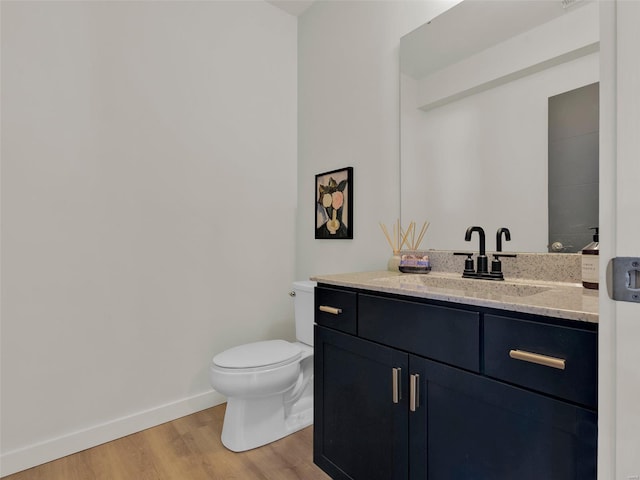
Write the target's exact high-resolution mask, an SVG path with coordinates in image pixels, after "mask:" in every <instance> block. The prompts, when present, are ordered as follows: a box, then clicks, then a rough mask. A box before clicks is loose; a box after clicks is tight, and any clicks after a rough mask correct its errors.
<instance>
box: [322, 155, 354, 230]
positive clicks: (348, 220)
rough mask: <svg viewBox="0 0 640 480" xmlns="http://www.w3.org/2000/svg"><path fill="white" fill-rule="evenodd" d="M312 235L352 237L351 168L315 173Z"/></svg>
mask: <svg viewBox="0 0 640 480" xmlns="http://www.w3.org/2000/svg"><path fill="white" fill-rule="evenodd" d="M314 203H315V218H316V220H315V231H316V233H315V235H316V236H315V238H316V239H322V240H352V239H353V167H344V168H340V169H338V170H332V171H330V172H325V173H319V174H318V175H316V183H315V198H314Z"/></svg>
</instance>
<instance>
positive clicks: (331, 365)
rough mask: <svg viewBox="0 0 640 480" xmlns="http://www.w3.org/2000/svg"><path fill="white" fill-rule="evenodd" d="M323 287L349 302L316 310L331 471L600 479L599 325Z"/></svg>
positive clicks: (324, 444)
mask: <svg viewBox="0 0 640 480" xmlns="http://www.w3.org/2000/svg"><path fill="white" fill-rule="evenodd" d="M318 290H319V292H318ZM324 290H325V289H324V287H323V286H320V287H318V288H317V294H316V296H317V298H321V299H325V300H326V299H327V298H331V299H333V300H334V303H332V304H331V305H329V307H331V308H337V309H338V310H340V311H341V312H344V313H346V312H349V314H348V316H347V317H345V318H343V320H346V322H342V321H341V320H339V318H340V315H336V314H335V310H333V312H334V313H333V314H332V317H330V318H329V319H324V318H323V315H317V316H316V322H317V325H316V338H315V380H314V381H315V385H314V386H315V418H314V461H315V462H316V464H318V465H319V466H320V467H321V468H322V469H323V470H324V471H325V472H327V473H328V474H329V475H330V476H331V477H332V478H334V479H352V480H395V479H411V480H424V479H428V480H452V479H455V480H466V479H469V480H512V479H514V478H518V479H525V480H526V479H531V480H533V479H536V480H539V479H552V480H569V479H571V480H574V479H577V478H580V479H594V480H595V478H596V450H597V448H596V439H597V411H596V406H595V397H594V392H595V391H596V389H597V387H596V384H597V381H596V363H597V362H596V359H597V353H596V352H597V331H596V328H595V327H594V326H593V325H591V326H589V325H580V324H579V322H566V321H559V322H560V323H561V325H556V324H555V323H554V321H553V320H550V319H546V318H539V319H536V318H532V317H531V316H527V318H526V319H524V318H522V317H523V316H522V315H515V314H514V315H513V316H510V314H508V313H507V314H503V313H502V312H500V314H497V313H496V312H495V311H489V310H482V309H473V308H464V307H463V308H460V307H458V306H456V305H453V304H451V305H449V304H442V302H437V303H435V302H429V301H426V300H425V301H420V300H419V299H417V300H414V299H406V298H400V297H394V296H389V295H377V294H376V293H374V292H356V291H350V290H347V289H345V292H343V293H346V294H348V295H346V296H344V297H340V295H338V296H336V295H335V293H336V292H335V289H333V288H332V289H326V290H327V291H324ZM318 293H319V295H318ZM340 301H345V302H347V303H349V302H350V303H349V304H350V305H351V307H350V308H346V309H342V308H341V305H339V302H340ZM335 302H337V303H338V304H336V303H335ZM316 303H317V302H316ZM325 303H326V302H325ZM330 311H331V310H330ZM327 321H328V323H327ZM567 323H571V324H570V325H567ZM344 325H347V327H346V328H342V327H343V326H344ZM456 339H458V340H460V341H459V342H456ZM529 350H531V352H529ZM512 351H518V352H527V353H528V354H529V355H533V357H527V356H526V355H525V356H524V357H523V356H522V355H520V356H519V355H516V356H515V357H513V356H511V352H512ZM539 357H541V358H542V360H543V361H542V362H538V360H539ZM530 358H533V362H531V361H530ZM549 359H550V360H549ZM547 360H548V362H547ZM545 362H547V363H549V362H550V363H549V365H551V366H549V365H547V364H545ZM576 364H577V365H576ZM561 367H562V368H561ZM567 385H568V386H567Z"/></svg>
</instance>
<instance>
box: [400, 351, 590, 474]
mask: <svg viewBox="0 0 640 480" xmlns="http://www.w3.org/2000/svg"><path fill="white" fill-rule="evenodd" d="M414 372H418V373H419V374H420V377H421V380H422V384H421V385H420V386H421V388H422V389H423V390H422V392H423V395H422V398H421V401H420V408H419V410H420V412H419V413H418V412H416V413H415V414H414V413H413V412H412V414H411V416H410V431H411V435H412V437H411V443H412V446H411V459H410V471H411V478H412V479H418V478H420V479H425V478H428V479H429V480H449V479H456V480H465V479H469V480H471V479H473V480H478V479H491V480H513V479H514V478H518V479H524V480H527V479H529V480H540V479H553V480H569V479H571V480H575V479H577V478H579V479H594V480H595V478H596V442H597V418H596V413H595V412H594V411H591V410H587V409H584V408H581V407H577V406H574V405H571V404H568V403H566V402H562V401H559V400H555V399H552V398H549V397H546V396H543V395H541V394H538V393H534V392H530V391H527V390H524V389H521V388H518V387H514V386H510V385H507V384H504V383H502V382H499V381H496V380H491V379H488V378H483V377H481V376H479V375H476V374H473V373H469V372H465V371H462V370H459V369H455V368H451V367H447V366H445V365H441V364H438V363H435V362H431V361H428V360H424V359H420V358H414V357H411V368H410V373H414ZM422 377H424V378H422ZM414 415H415V418H414ZM414 423H415V425H414Z"/></svg>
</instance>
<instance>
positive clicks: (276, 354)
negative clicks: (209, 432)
mask: <svg viewBox="0 0 640 480" xmlns="http://www.w3.org/2000/svg"><path fill="white" fill-rule="evenodd" d="M314 286H315V282H295V283H294V284H293V292H292V293H291V295H292V296H294V303H295V317H296V337H297V339H298V341H297V342H288V341H285V340H266V341H261V342H254V343H248V344H245V345H240V346H238V347H233V348H231V349H229V350H225V351H224V352H222V353H219V354H218V355H216V356H215V357H213V360H212V362H211V366H210V374H211V384H212V386H213V388H214V389H215V390H216V391H218V392H220V393H221V394H223V395H225V396H226V397H227V409H226V411H225V417H224V423H223V427H222V443H223V445H224V446H225V447H227V448H228V449H229V450H232V451H234V452H241V451H244V450H249V449H252V448H256V447H259V446H262V445H266V444H267V443H271V442H273V441H275V440H278V439H280V438H282V437H285V436H287V435H290V434H292V433H294V432H296V431H298V430H300V429H302V428H305V427H307V426H309V425H311V424H312V423H313V288H314Z"/></svg>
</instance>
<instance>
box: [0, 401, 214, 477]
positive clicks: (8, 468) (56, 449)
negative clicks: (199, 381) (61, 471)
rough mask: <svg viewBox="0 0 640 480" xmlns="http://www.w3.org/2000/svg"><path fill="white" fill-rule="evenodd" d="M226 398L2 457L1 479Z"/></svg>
mask: <svg viewBox="0 0 640 480" xmlns="http://www.w3.org/2000/svg"><path fill="white" fill-rule="evenodd" d="M225 401H226V398H225V397H224V396H223V395H221V394H219V393H218V392H216V391H214V390H211V391H209V392H205V393H201V394H198V395H194V396H192V397H188V398H184V399H182V400H178V401H177V402H172V403H169V404H166V405H160V406H158V407H155V408H152V409H149V410H145V411H142V412H139V413H136V414H133V415H128V416H126V417H122V418H118V419H115V420H113V421H110V422H107V423H102V424H99V425H95V426H93V427H90V428H87V429H84V430H79V431H77V432H74V433H71V434H68V435H63V436H61V437H57V438H52V439H50V440H45V441H44V442H40V443H36V444H33V445H29V446H27V447H24V448H20V449H17V450H12V451H9V452H6V453H3V454H2V455H1V456H0V477H4V476H7V475H11V474H12V473H16V472H20V471H22V470H26V469H28V468H31V467H35V466H37V465H41V464H43V463H46V462H50V461H51V460H55V459H57V458H62V457H65V456H67V455H70V454H72V453H77V452H80V451H82V450H86V449H87V448H91V447H95V446H96V445H100V444H102V443H106V442H110V441H111V440H115V439H117V438H121V437H124V436H126V435H130V434H132V433H136V432H140V431H142V430H145V429H147V428H150V427H155V426H156V425H160V424H162V423H165V422H169V421H171V420H175V419H176V418H180V417H184V416H185V415H190V414H192V413H195V412H199V411H200V410H204V409H206V408H210V407H213V406H216V405H219V404H221V403H223V402H225Z"/></svg>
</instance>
